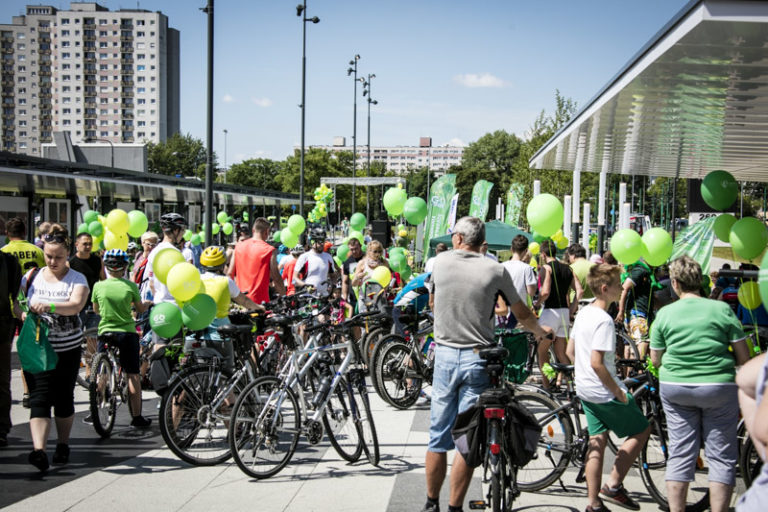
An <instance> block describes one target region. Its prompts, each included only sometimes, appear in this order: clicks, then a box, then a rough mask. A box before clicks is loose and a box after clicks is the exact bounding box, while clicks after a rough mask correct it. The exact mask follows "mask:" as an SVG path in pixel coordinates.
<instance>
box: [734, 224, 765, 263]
mask: <svg viewBox="0 0 768 512" xmlns="http://www.w3.org/2000/svg"><path fill="white" fill-rule="evenodd" d="M728 240H729V241H730V242H731V246H732V247H733V250H734V251H735V252H736V254H738V255H739V256H741V257H742V258H744V259H745V260H751V259H753V258H756V257H758V256H759V255H760V253H762V252H763V250H764V249H765V245H766V244H767V243H768V231H766V229H765V224H764V223H763V221H761V220H760V219H756V218H755V217H744V218H743V219H741V220H737V221H736V222H735V223H734V224H733V227H732V228H731V235H730V237H729V239H728Z"/></svg>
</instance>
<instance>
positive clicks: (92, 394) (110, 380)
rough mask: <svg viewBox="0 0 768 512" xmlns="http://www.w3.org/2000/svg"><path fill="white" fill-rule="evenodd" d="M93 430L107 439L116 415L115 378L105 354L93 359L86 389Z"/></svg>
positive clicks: (112, 368)
mask: <svg viewBox="0 0 768 512" xmlns="http://www.w3.org/2000/svg"><path fill="white" fill-rule="evenodd" d="M88 394H89V398H90V406H91V407H90V409H91V418H92V419H93V428H94V430H96V433H97V434H99V435H100V436H101V437H104V438H106V437H109V435H110V434H111V433H112V427H114V426H115V416H116V413H117V399H118V396H119V392H118V390H117V376H116V374H115V368H114V367H113V366H112V361H110V360H109V357H108V356H107V354H104V353H99V354H96V355H95V356H94V357H93V363H92V366H91V382H90V385H89V389H88Z"/></svg>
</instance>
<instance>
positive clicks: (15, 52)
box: [0, 2, 179, 156]
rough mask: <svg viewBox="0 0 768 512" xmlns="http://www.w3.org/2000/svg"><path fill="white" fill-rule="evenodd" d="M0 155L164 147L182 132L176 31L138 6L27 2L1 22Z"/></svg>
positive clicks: (157, 14) (157, 15) (165, 19)
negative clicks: (72, 147)
mask: <svg viewBox="0 0 768 512" xmlns="http://www.w3.org/2000/svg"><path fill="white" fill-rule="evenodd" d="M0 65H1V68H0V81H1V84H0V85H1V89H0V105H2V144H0V149H2V150H5V151H13V152H17V153H24V154H29V155H33V156H42V155H41V150H40V145H41V144H42V143H46V142H51V141H52V140H53V135H52V132H54V131H68V132H70V136H71V138H72V141H73V142H74V143H76V144H77V143H80V142H86V141H87V140H88V139H100V140H106V141H110V142H112V143H131V142H135V143H140V142H143V141H152V142H161V141H164V140H165V139H167V138H168V137H170V136H171V135H172V134H174V133H175V132H178V131H179V31H178V30H176V29H173V28H170V27H169V26H168V17H167V16H165V15H164V14H162V13H160V12H151V11H147V10H141V9H120V10H117V11H110V10H109V9H107V8H106V7H103V6H101V5H99V4H97V3H94V2H72V3H71V4H70V9H69V10H66V11H65V10H59V9H57V8H55V7H53V6H46V5H28V6H27V8H26V14H24V15H20V16H14V17H13V19H12V21H11V23H10V24H0Z"/></svg>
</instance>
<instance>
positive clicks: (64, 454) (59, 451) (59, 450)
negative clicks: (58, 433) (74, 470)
mask: <svg viewBox="0 0 768 512" xmlns="http://www.w3.org/2000/svg"><path fill="white" fill-rule="evenodd" d="M52 462H53V463H54V464H66V463H67V462H69V445H68V444H66V443H59V444H57V445H56V451H55V452H53V461H52Z"/></svg>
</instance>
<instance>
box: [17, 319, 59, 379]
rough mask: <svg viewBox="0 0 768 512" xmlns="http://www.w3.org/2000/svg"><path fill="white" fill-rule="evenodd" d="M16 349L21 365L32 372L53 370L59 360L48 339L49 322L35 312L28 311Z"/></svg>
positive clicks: (26, 370)
mask: <svg viewBox="0 0 768 512" xmlns="http://www.w3.org/2000/svg"><path fill="white" fill-rule="evenodd" d="M16 351H17V352H18V354H19V361H20V362H21V367H22V368H23V369H24V371H25V372H28V373H32V374H35V373H41V372H47V371H51V370H53V369H55V368H56V363H58V361H59V356H58V355H56V352H54V350H53V347H52V346H51V343H50V342H49V341H48V324H47V323H46V322H44V321H43V319H42V318H40V316H38V315H36V314H35V313H27V318H26V319H25V320H24V325H22V327H21V332H20V333H19V337H18V338H17V339H16Z"/></svg>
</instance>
